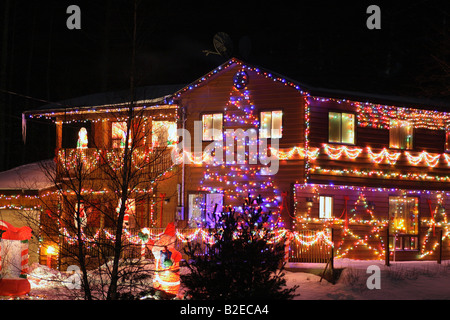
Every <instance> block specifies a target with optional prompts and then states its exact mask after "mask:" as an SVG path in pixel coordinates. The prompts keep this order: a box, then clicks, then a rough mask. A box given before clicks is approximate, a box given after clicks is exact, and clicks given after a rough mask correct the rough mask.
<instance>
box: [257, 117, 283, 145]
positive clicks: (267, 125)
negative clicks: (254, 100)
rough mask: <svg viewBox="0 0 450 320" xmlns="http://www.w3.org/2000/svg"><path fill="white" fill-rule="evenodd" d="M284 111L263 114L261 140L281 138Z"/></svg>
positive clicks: (260, 131)
mask: <svg viewBox="0 0 450 320" xmlns="http://www.w3.org/2000/svg"><path fill="white" fill-rule="evenodd" d="M282 118H283V111H280V110H278V111H264V112H261V127H260V130H259V137H260V138H281V136H282V129H283V128H282Z"/></svg>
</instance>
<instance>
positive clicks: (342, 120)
mask: <svg viewBox="0 0 450 320" xmlns="http://www.w3.org/2000/svg"><path fill="white" fill-rule="evenodd" d="M328 142H335V143H346V144H355V115H354V114H352V113H343V112H329V113H328Z"/></svg>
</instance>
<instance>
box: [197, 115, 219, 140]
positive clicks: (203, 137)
mask: <svg viewBox="0 0 450 320" xmlns="http://www.w3.org/2000/svg"><path fill="white" fill-rule="evenodd" d="M217 114H220V116H221V117H222V124H221V126H220V139H214V134H212V136H209V137H206V139H205V132H204V127H205V125H204V122H203V121H204V120H203V117H204V116H206V115H212V116H213V127H214V115H217ZM223 116H224V114H223V112H204V113H201V114H200V121H201V122H202V141H221V140H223V118H224V117H223ZM213 129H214V128H213Z"/></svg>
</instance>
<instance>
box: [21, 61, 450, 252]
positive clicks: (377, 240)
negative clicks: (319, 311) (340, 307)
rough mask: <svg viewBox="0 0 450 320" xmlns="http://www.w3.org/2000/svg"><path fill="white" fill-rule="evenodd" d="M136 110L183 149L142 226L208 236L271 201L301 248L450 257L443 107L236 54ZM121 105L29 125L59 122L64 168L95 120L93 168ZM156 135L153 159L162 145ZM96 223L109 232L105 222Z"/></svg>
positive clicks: (110, 140)
mask: <svg viewBox="0 0 450 320" xmlns="http://www.w3.org/2000/svg"><path fill="white" fill-rule="evenodd" d="M136 107H138V108H141V110H142V111H143V115H144V116H143V118H144V119H145V123H146V126H147V128H153V126H156V123H158V126H162V127H165V128H166V129H167V128H169V127H168V126H170V128H171V129H170V130H172V131H171V132H172V133H173V128H174V127H173V125H174V124H175V126H176V128H178V129H179V130H180V131H178V134H177V135H176V136H177V137H176V139H175V140H177V141H178V142H179V143H178V144H176V143H173V145H171V146H170V148H171V149H170V153H171V159H172V161H173V163H172V164H170V165H167V166H166V167H165V169H164V170H170V172H171V179H168V180H165V181H161V182H160V183H155V184H153V185H152V187H151V188H148V189H146V192H147V194H148V199H147V200H146V201H142V202H140V203H139V204H138V205H136V210H135V215H136V217H135V219H136V221H139V224H138V225H139V226H140V227H163V226H165V225H167V223H169V222H172V221H177V227H178V228H180V229H181V228H190V229H195V228H199V227H212V226H214V221H215V214H217V213H218V212H221V211H223V210H226V207H227V206H233V207H239V206H240V205H241V204H242V203H243V201H245V200H246V199H248V198H249V197H250V200H251V199H252V198H254V197H258V196H261V197H262V198H263V199H264V209H265V210H270V211H271V213H272V220H271V223H272V225H273V226H274V227H282V228H285V229H286V230H288V231H289V232H291V233H292V234H293V235H294V236H293V237H292V238H291V239H292V240H293V241H297V242H298V241H300V242H301V243H302V244H305V243H306V244H308V243H311V244H312V243H314V241H315V239H313V238H311V239H309V240H308V238H307V236H305V237H303V238H301V237H300V236H299V235H300V234H301V233H300V232H301V231H304V230H318V231H326V232H327V234H328V235H330V234H333V238H332V239H331V240H332V242H333V243H334V254H335V255H336V256H338V257H348V258H358V259H384V256H385V255H386V254H388V255H390V256H391V258H395V259H398V260H411V259H412V260H416V259H436V258H437V257H438V256H439V257H440V258H442V257H443V256H446V255H448V254H449V253H450V252H449V250H448V243H449V239H448V237H449V233H448V226H449V225H448V221H447V212H446V210H447V208H449V205H450V192H449V191H450V190H449V187H448V186H449V182H450V175H449V173H450V153H448V152H450V141H449V139H450V134H449V124H450V113H448V112H446V111H445V105H442V104H437V103H434V102H429V101H426V102H424V101H418V100H411V99H398V98H396V97H384V96H373V95H372V96H371V95H364V94H359V93H350V92H337V91H335V92H333V91H329V90H321V89H317V88H314V87H310V86H308V85H304V84H302V83H299V82H297V81H294V80H291V79H288V78H286V77H283V76H281V75H279V74H276V73H274V72H271V71H269V70H266V69H264V68H259V67H256V66H252V65H249V64H246V63H245V62H242V61H240V60H238V59H234V58H233V59H230V60H229V61H227V62H225V63H224V64H222V65H221V66H219V67H217V68H216V69H214V70H212V71H211V72H210V73H208V74H206V75H204V76H202V77H201V78H199V79H197V80H196V81H194V82H192V83H191V84H189V85H186V86H181V87H180V88H177V89H176V90H173V91H172V92H169V93H167V95H165V96H163V97H160V98H158V99H148V100H141V101H137V102H136ZM121 108H125V109H126V103H123V102H122V103H116V104H110V105H91V106H86V107H83V108H79V107H71V108H67V107H65V108H61V107H55V108H53V109H52V108H50V109H47V110H34V111H30V112H26V113H25V116H26V117H27V118H36V117H40V118H51V119H52V120H53V121H54V123H55V125H56V141H57V145H56V148H57V155H56V159H57V163H58V164H59V165H65V164H68V162H64V161H62V160H63V159H66V157H67V155H68V154H70V152H71V150H74V149H76V145H75V140H76V136H74V135H72V136H70V135H66V134H65V128H66V127H71V126H74V124H79V123H82V124H83V126H86V124H87V123H89V126H90V130H89V132H88V134H89V137H90V138H89V141H92V146H91V145H89V146H88V149H87V150H88V151H86V152H87V154H88V155H89V157H88V158H86V161H87V162H88V163H97V162H98V161H97V160H96V152H98V150H104V151H103V152H105V153H107V154H108V152H113V150H114V149H115V148H116V147H117V146H116V144H117V143H120V142H117V141H116V140H117V139H118V137H115V136H114V133H113V126H114V125H115V124H114V123H116V122H118V121H120V119H119V118H121V117H122V118H126V113H124V112H122V111H121ZM113 111H114V112H113ZM121 112H122V114H121ZM113 114H114V116H112V115H113ZM118 114H121V116H119V117H118V116H117V115H118ZM122 121H123V120H122ZM75 127H76V129H77V130H78V129H79V126H78V127H77V126H75ZM168 130H169V129H168ZM75 132H76V131H75ZM149 132H150V133H148V135H147V136H145V135H144V136H145V137H144V139H142V146H140V147H142V150H144V151H143V152H144V153H145V150H146V149H145V148H146V146H147V147H150V146H151V145H152V143H153V142H154V141H155V140H153V138H152V135H151V132H152V129H150V131H149ZM180 132H182V134H180ZM240 134H242V135H240ZM168 135H169V133H167V134H166V135H165V137H167V136H168ZM181 135H183V136H181ZM229 136H230V138H229V139H227V137H229ZM180 137H181V138H180ZM119 140H120V139H119ZM175 140H174V141H173V142H175ZM66 141H68V142H69V144H70V143H71V145H65V142H66ZM242 141H244V143H242ZM90 143H91V142H90ZM227 143H230V144H228V145H227ZM239 143H241V144H239ZM89 148H91V149H92V150H90V149H89ZM89 150H90V151H89ZM147 150H150V149H147ZM176 159H177V160H176ZM102 179H103V181H104V179H105V177H103V178H102ZM102 179H100V180H102ZM138 208H139V209H138ZM95 221H97V222H96V223H97V227H104V226H105V225H104V224H105V220H104V219H100V218H99V219H97V220H95ZM331 230H333V231H331ZM296 232H297V233H296ZM315 235H323V233H315ZM296 236H298V237H296ZM308 237H309V236H308ZM311 237H314V234H312V236H311Z"/></svg>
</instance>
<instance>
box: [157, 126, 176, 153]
mask: <svg viewBox="0 0 450 320" xmlns="http://www.w3.org/2000/svg"><path fill="white" fill-rule="evenodd" d="M177 139H178V136H177V123H176V122H173V121H152V145H153V147H166V146H173V145H175V144H176V142H177Z"/></svg>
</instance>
